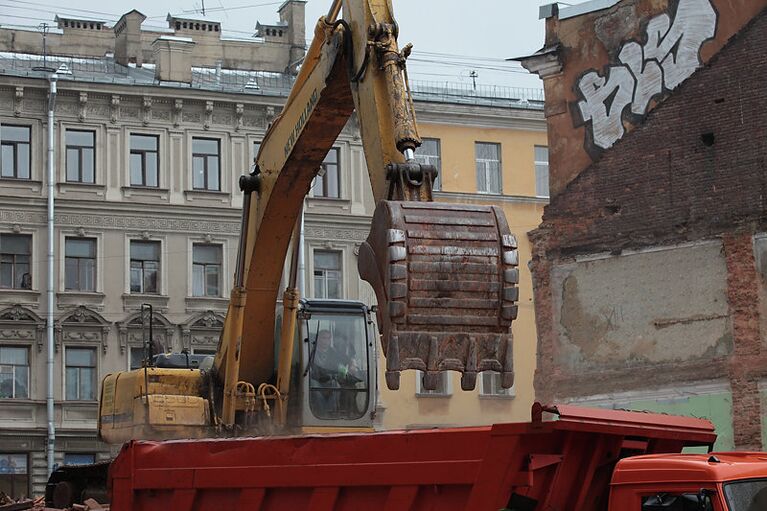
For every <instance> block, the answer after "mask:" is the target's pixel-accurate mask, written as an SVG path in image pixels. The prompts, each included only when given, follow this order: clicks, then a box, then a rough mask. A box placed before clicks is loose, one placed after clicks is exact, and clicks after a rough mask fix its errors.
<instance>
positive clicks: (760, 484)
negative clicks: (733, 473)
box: [724, 479, 767, 511]
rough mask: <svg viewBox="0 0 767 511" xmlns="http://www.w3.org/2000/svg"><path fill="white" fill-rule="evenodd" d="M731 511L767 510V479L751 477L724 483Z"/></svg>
mask: <svg viewBox="0 0 767 511" xmlns="http://www.w3.org/2000/svg"><path fill="white" fill-rule="evenodd" d="M724 495H725V497H726V499H727V507H728V509H729V510H730V511H763V510H767V479H749V480H746V481H736V482H733V483H727V484H725V485H724Z"/></svg>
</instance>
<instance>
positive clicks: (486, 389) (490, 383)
mask: <svg viewBox="0 0 767 511" xmlns="http://www.w3.org/2000/svg"><path fill="white" fill-rule="evenodd" d="M480 376H481V378H482V388H481V394H482V395H483V396H499V397H514V392H513V391H512V389H504V388H503V386H502V385H501V373H496V372H495V371H483V372H482V373H480Z"/></svg>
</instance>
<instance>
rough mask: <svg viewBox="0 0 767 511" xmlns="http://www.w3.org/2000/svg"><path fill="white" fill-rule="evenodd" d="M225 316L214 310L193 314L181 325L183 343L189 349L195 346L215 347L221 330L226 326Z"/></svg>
mask: <svg viewBox="0 0 767 511" xmlns="http://www.w3.org/2000/svg"><path fill="white" fill-rule="evenodd" d="M224 319H225V318H224V316H223V315H222V314H219V313H217V312H214V311H212V310H207V311H204V312H200V313H198V314H195V315H193V316H192V317H190V318H189V320H188V321H187V322H186V323H184V324H182V325H181V343H182V346H183V347H185V348H187V349H192V348H193V347H194V346H199V347H206V348H215V347H216V346H217V345H218V339H219V337H220V335H221V330H222V329H223V328H224Z"/></svg>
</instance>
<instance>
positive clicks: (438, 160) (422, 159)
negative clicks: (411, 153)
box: [415, 138, 442, 190]
mask: <svg viewBox="0 0 767 511" xmlns="http://www.w3.org/2000/svg"><path fill="white" fill-rule="evenodd" d="M441 154H442V152H441V148H440V142H439V139H438V138H424V139H423V143H422V144H421V147H419V148H418V150H417V151H416V152H415V159H416V161H417V162H418V163H420V164H422V165H434V167H435V168H436V169H437V178H436V179H435V180H434V186H433V188H432V189H433V190H441V189H442V183H441V177H440V176H441V175H442V157H441V156H440V155H441Z"/></svg>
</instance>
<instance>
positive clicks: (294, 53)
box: [277, 0, 306, 70]
mask: <svg viewBox="0 0 767 511" xmlns="http://www.w3.org/2000/svg"><path fill="white" fill-rule="evenodd" d="M305 10H306V0H286V1H285V2H284V3H283V4H282V5H281V6H280V8H279V9H278V10H277V12H279V13H280V23H281V24H285V25H287V31H288V34H287V35H288V40H287V43H288V44H290V66H289V67H290V68H291V70H294V69H295V68H296V66H297V65H298V63H299V62H300V61H301V59H303V58H304V54H305V53H306V13H305Z"/></svg>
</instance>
